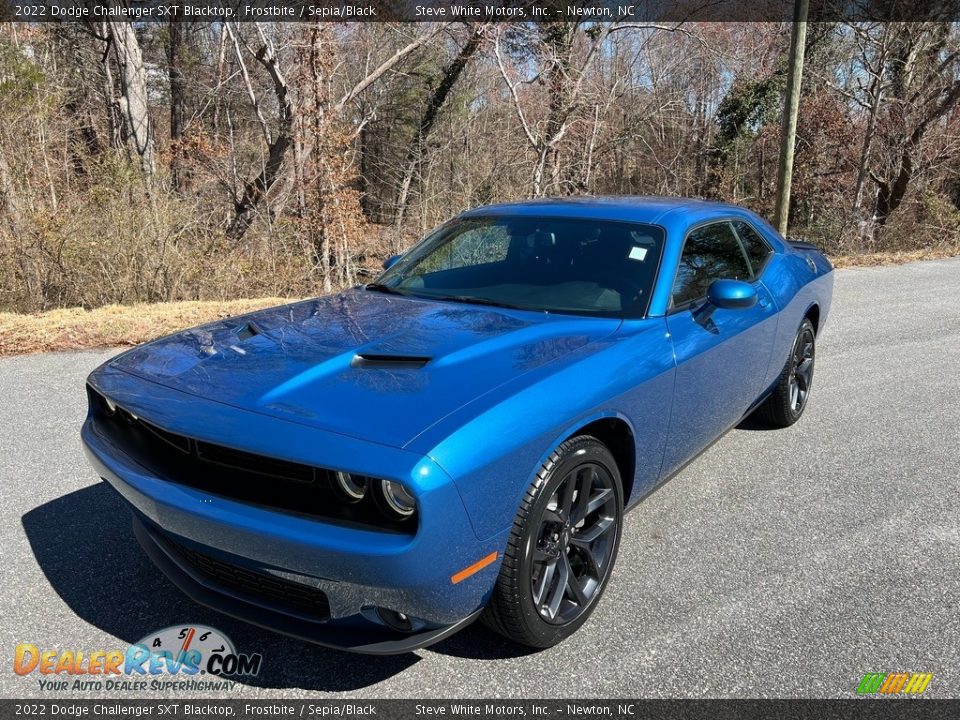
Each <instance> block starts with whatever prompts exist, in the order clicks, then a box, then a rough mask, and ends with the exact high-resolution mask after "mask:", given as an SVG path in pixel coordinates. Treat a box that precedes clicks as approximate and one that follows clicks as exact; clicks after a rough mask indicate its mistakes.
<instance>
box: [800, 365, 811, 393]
mask: <svg viewBox="0 0 960 720" xmlns="http://www.w3.org/2000/svg"><path fill="white" fill-rule="evenodd" d="M812 372H813V358H807V359H806V360H804V361H803V362H802V363H800V364H799V365H798V366H797V380H799V381H801V384H802V385H803V388H801V389H803V390H806V389H807V388H808V387H810V375H811V373H812Z"/></svg>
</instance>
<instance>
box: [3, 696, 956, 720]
mask: <svg viewBox="0 0 960 720" xmlns="http://www.w3.org/2000/svg"><path fill="white" fill-rule="evenodd" d="M958 713H960V700H922V699H912V700H887V699H879V700H878V699H866V698H864V699H851V700H321V699H318V700H184V699H176V698H174V699H162V700H67V699H64V700H0V718H2V719H3V720H6V718H61V719H65V718H115V719H118V720H119V719H120V718H144V717H146V718H156V717H164V718H170V719H171V720H199V719H200V718H233V719H235V720H273V719H275V718H279V719H282V718H418V717H419V718H455V719H462V718H481V719H483V720H487V719H488V718H498V719H499V718H554V719H555V720H573V719H574V718H576V719H577V720H580V719H582V718H592V717H601V718H602V717H608V718H638V719H641V720H645V719H647V718H650V719H653V718H668V719H670V718H677V719H678V720H679V719H680V718H683V720H727V719H730V720H732V719H733V718H763V719H764V720H766V719H770V720H806V719H807V718H810V719H811V720H814V719H815V720H826V719H828V718H851V719H854V718H877V719H878V720H880V719H883V718H937V719H939V718H951V719H953V718H956V717H957V716H958Z"/></svg>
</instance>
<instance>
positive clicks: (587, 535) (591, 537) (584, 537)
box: [570, 517, 614, 549]
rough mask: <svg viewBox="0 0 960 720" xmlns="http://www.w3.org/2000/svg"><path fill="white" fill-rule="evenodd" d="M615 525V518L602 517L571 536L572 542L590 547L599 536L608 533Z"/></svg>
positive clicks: (583, 546)
mask: <svg viewBox="0 0 960 720" xmlns="http://www.w3.org/2000/svg"><path fill="white" fill-rule="evenodd" d="M613 527H614V523H613V518H610V517H602V518H600V519H599V520H597V522H595V523H594V524H593V525H591V526H590V527H588V528H584V529H583V530H582V531H581V532H578V533H577V534H576V535H574V536H572V537H571V538H570V542H571V543H572V544H574V545H577V546H579V547H582V548H587V549H589V548H590V547H591V546H592V545H593V543H595V542H596V541H597V539H598V538H600V537H602V536H603V535H605V534H606V533H608V532H609V531H610V530H611V529H612V528H613Z"/></svg>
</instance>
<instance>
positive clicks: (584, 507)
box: [570, 466, 598, 525]
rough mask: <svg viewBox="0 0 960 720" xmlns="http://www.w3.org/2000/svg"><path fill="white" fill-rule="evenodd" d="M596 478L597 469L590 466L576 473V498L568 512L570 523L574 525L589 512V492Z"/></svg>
mask: <svg viewBox="0 0 960 720" xmlns="http://www.w3.org/2000/svg"><path fill="white" fill-rule="evenodd" d="M597 479H598V475H597V469H596V468H595V467H592V466H591V467H589V468H585V469H584V470H582V471H580V472H579V473H577V481H578V482H577V499H576V503H575V505H574V506H573V510H572V512H571V513H570V522H571V524H573V525H576V524H577V523H579V522H580V521H581V520H583V519H584V518H586V517H587V515H589V514H590V512H591V511H590V503H591V498H590V494H591V493H592V492H593V486H594V485H595V484H596V481H597Z"/></svg>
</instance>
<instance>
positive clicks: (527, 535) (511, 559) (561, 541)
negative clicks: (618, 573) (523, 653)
mask: <svg viewBox="0 0 960 720" xmlns="http://www.w3.org/2000/svg"><path fill="white" fill-rule="evenodd" d="M588 484H589V488H590V491H589V493H586V492H585V490H584V488H586V487H587V486H588ZM581 498H587V501H586V503H582V502H581ZM622 524H623V489H622V482H621V479H620V473H619V471H618V469H617V463H616V461H615V460H614V458H613V455H611V453H610V451H609V450H608V449H607V447H606V446H605V445H604V444H603V443H601V442H600V441H599V440H597V439H596V438H593V437H590V436H587V435H580V436H577V437H574V438H572V439H570V440H567V441H565V442H564V443H563V444H561V445H560V447H558V448H557V449H556V451H554V452H553V453H552V454H551V455H550V457H549V458H548V459H547V461H546V462H545V463H544V464H543V466H542V467H541V468H540V471H539V472H538V473H537V477H536V479H535V480H534V481H533V483H532V484H531V485H530V487H529V488H528V490H527V492H526V494H525V495H524V498H523V502H522V503H521V504H520V509H519V511H518V512H517V516H516V519H515V520H514V522H513V528H512V530H511V533H510V539H509V540H508V542H507V548H506V551H505V552H504V558H503V563H502V565H501V567H500V575H499V576H498V578H497V582H496V585H495V586H494V590H493V594H492V596H491V598H490V601H489V603H488V604H487V607H486V609H485V611H484V613H483V620H484V622H485V623H486V624H487V625H488V626H489V627H491V628H492V629H493V630H495V631H496V632H498V633H500V634H501V635H504V636H505V637H507V638H509V639H510V640H513V641H514V642H517V643H520V644H522V645H527V646H529V647H535V648H547V647H551V646H553V645H556V644H557V643H559V642H560V641H561V640H564V639H565V638H567V637H569V636H570V635H572V634H573V633H574V632H576V630H577V629H578V628H579V627H580V626H581V625H583V623H585V622H586V621H587V618H589V617H590V614H591V613H592V612H593V609H594V608H595V607H596V605H597V602H598V601H599V599H600V597H601V596H602V595H603V591H604V589H605V588H606V586H607V583H608V581H609V579H610V574H611V571H612V570H613V566H614V563H615V562H616V559H617V550H618V548H619V546H620V532H621V526H622ZM550 568H552V569H550Z"/></svg>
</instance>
